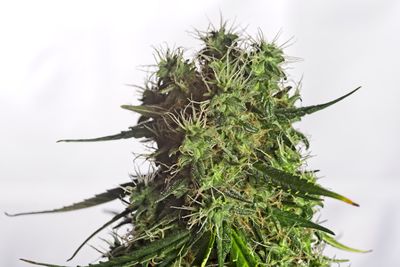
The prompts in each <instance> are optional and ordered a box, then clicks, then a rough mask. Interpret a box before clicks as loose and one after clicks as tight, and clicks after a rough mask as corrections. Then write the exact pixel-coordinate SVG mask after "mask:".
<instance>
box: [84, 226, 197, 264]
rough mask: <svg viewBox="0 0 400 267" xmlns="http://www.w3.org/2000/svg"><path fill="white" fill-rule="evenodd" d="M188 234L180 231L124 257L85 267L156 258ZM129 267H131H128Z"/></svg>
mask: <svg viewBox="0 0 400 267" xmlns="http://www.w3.org/2000/svg"><path fill="white" fill-rule="evenodd" d="M189 238H190V233H189V231H187V230H182V231H180V232H175V233H173V234H171V235H170V236H168V237H166V238H163V239H159V240H156V241H153V242H151V243H150V244H148V245H147V246H144V247H142V248H140V249H138V250H135V251H133V252H132V253H129V254H127V255H125V256H120V257H116V258H111V259H110V260H109V261H107V262H99V263H97V264H91V265H89V266H86V267H115V266H124V265H123V264H127V263H132V264H133V263H135V262H137V261H139V260H140V259H142V258H143V257H149V256H153V257H154V256H157V255H159V254H161V253H162V250H163V249H167V248H169V247H171V246H174V245H175V244H176V243H182V241H184V240H186V241H187V240H189ZM129 266H131V265H129Z"/></svg>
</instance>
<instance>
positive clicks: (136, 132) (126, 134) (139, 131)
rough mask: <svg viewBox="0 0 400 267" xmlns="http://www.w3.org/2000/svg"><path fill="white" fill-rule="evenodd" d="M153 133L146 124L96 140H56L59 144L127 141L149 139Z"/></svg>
mask: <svg viewBox="0 0 400 267" xmlns="http://www.w3.org/2000/svg"><path fill="white" fill-rule="evenodd" d="M152 136H153V133H152V132H151V131H150V130H149V129H148V128H147V127H146V124H138V125H136V126H134V127H131V128H130V130H128V131H122V132H120V133H119V134H113V135H108V136H103V137H96V138H88V139H62V140H58V141H57V143H59V142H99V141H112V140H120V139H129V138H142V137H145V138H149V137H152Z"/></svg>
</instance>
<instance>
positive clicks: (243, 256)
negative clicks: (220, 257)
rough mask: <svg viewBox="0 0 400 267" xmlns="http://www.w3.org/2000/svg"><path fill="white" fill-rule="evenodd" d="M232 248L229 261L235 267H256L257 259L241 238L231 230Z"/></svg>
mask: <svg viewBox="0 0 400 267" xmlns="http://www.w3.org/2000/svg"><path fill="white" fill-rule="evenodd" d="M231 236H232V247H231V259H232V261H233V262H234V264H235V266H237V267H256V266H258V262H257V258H256V257H255V256H254V254H253V253H252V251H251V250H250V249H249V245H247V244H246V241H245V240H243V237H242V236H241V235H240V234H239V233H238V232H236V231H235V230H234V229H231Z"/></svg>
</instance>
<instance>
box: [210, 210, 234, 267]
mask: <svg viewBox="0 0 400 267" xmlns="http://www.w3.org/2000/svg"><path fill="white" fill-rule="evenodd" d="M213 219H214V225H215V229H216V239H217V256H218V266H219V267H224V263H225V258H226V256H227V255H228V253H229V251H230V250H231V236H230V228H229V226H228V225H227V223H226V221H225V220H224V219H223V214H222V213H221V212H216V213H215V214H214V217H213Z"/></svg>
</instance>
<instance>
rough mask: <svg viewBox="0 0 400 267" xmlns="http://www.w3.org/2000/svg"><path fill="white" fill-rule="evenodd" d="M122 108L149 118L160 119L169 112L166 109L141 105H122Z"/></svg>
mask: <svg viewBox="0 0 400 267" xmlns="http://www.w3.org/2000/svg"><path fill="white" fill-rule="evenodd" d="M121 108H123V109H127V110H130V111H134V112H137V113H139V114H141V115H144V116H148V117H159V116H162V115H163V114H165V113H166V112H167V111H166V110H165V109H163V108H161V107H159V106H155V105H140V106H131V105H122V106H121Z"/></svg>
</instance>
